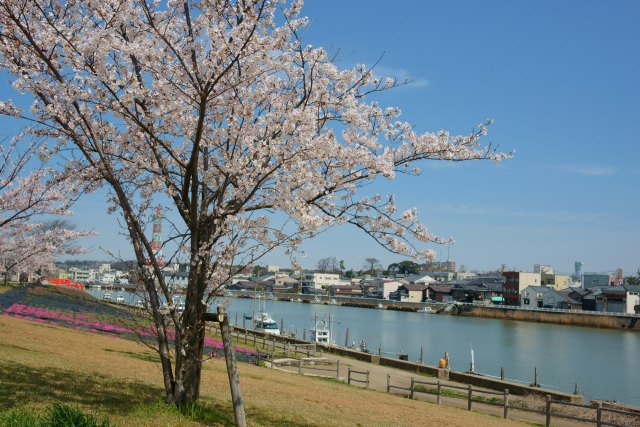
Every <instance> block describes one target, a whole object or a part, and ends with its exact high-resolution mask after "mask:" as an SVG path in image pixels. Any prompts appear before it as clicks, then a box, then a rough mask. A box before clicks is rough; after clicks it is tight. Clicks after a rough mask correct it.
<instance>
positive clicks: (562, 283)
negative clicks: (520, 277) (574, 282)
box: [540, 273, 570, 291]
mask: <svg viewBox="0 0 640 427" xmlns="http://www.w3.org/2000/svg"><path fill="white" fill-rule="evenodd" d="M540 280H541V284H542V286H546V287H548V288H553V289H555V290H556V291H559V290H561V289H566V288H568V287H569V283H570V278H569V276H567V275H565V274H553V273H541V274H540Z"/></svg>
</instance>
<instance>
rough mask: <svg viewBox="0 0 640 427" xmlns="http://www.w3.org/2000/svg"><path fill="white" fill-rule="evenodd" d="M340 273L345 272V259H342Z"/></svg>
mask: <svg viewBox="0 0 640 427" xmlns="http://www.w3.org/2000/svg"><path fill="white" fill-rule="evenodd" d="M340 273H341V274H344V260H343V259H341V260H340Z"/></svg>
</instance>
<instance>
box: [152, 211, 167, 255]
mask: <svg viewBox="0 0 640 427" xmlns="http://www.w3.org/2000/svg"><path fill="white" fill-rule="evenodd" d="M160 208H161V206H160V205H158V208H157V210H156V216H155V218H154V219H153V240H152V241H151V250H153V254H154V255H155V257H156V261H158V266H160V268H164V258H163V257H162V240H161V239H162V213H160Z"/></svg>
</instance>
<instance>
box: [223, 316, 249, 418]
mask: <svg viewBox="0 0 640 427" xmlns="http://www.w3.org/2000/svg"><path fill="white" fill-rule="evenodd" d="M218 319H219V321H220V333H221V335H222V343H223V347H224V355H225V361H226V364H227V372H228V374H229V386H230V388H231V399H232V402H233V415H234V417H235V421H236V426H240V427H246V425H247V418H246V415H245V412H244V404H243V402H242V392H241V390H240V375H239V373H238V366H237V364H236V358H235V354H234V352H233V345H232V343H231V333H230V331H229V318H228V316H227V312H226V310H225V308H224V307H218Z"/></svg>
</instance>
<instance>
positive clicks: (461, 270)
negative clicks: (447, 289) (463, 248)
mask: <svg viewBox="0 0 640 427" xmlns="http://www.w3.org/2000/svg"><path fill="white" fill-rule="evenodd" d="M459 270H460V272H461V273H465V271H466V267H465V266H464V264H461V265H460V268H459Z"/></svg>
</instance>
